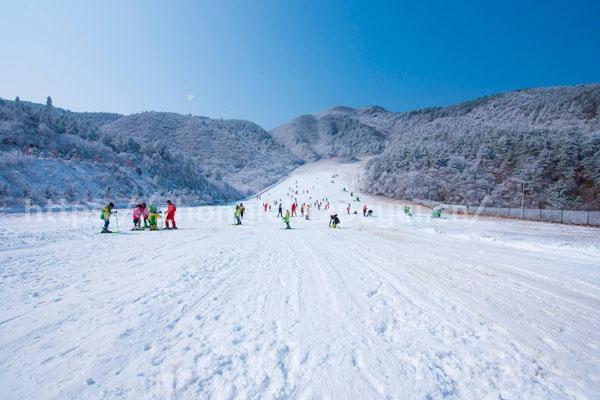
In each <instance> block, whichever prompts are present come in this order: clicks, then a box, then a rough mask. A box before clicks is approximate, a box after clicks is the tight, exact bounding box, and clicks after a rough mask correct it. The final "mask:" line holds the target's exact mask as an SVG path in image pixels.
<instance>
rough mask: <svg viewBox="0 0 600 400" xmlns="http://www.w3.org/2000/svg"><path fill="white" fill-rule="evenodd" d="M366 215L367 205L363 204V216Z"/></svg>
mask: <svg viewBox="0 0 600 400" xmlns="http://www.w3.org/2000/svg"><path fill="white" fill-rule="evenodd" d="M366 216H367V205H366V204H365V205H364V206H363V217H366Z"/></svg>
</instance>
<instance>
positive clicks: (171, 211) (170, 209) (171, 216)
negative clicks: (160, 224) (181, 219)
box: [165, 200, 177, 229]
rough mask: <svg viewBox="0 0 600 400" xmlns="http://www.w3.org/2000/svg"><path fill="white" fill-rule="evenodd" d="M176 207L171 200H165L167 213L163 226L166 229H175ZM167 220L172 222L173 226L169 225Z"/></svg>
mask: <svg viewBox="0 0 600 400" xmlns="http://www.w3.org/2000/svg"><path fill="white" fill-rule="evenodd" d="M176 210H177V207H175V204H173V203H172V202H171V200H167V213H166V214H165V226H166V228H167V229H177V224H175V211H176ZM169 222H171V223H172V224H173V227H172V228H171V227H169Z"/></svg>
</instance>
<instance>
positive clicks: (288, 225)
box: [283, 210, 292, 229]
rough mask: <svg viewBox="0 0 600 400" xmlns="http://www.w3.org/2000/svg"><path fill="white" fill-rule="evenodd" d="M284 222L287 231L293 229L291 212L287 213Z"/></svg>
mask: <svg viewBox="0 0 600 400" xmlns="http://www.w3.org/2000/svg"><path fill="white" fill-rule="evenodd" d="M283 222H284V223H285V229H292V227H291V226H290V210H287V211H286V212H285V215H284V216H283Z"/></svg>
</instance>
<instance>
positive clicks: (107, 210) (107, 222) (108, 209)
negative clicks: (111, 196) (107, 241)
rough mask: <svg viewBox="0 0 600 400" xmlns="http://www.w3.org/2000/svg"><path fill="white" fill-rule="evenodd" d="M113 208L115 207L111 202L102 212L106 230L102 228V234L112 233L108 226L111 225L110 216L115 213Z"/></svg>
mask: <svg viewBox="0 0 600 400" xmlns="http://www.w3.org/2000/svg"><path fill="white" fill-rule="evenodd" d="M113 208H115V205H114V204H113V203H112V202H110V203H108V204H107V205H106V207H104V208H103V209H102V211H101V212H100V219H101V220H103V221H104V228H102V232H101V233H112V231H109V230H108V225H110V215H111V214H112V213H113ZM115 212H116V211H115Z"/></svg>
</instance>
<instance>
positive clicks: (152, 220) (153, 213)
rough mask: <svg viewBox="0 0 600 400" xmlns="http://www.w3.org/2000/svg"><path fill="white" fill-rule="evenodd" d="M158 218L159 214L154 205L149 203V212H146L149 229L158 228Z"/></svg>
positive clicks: (155, 229) (154, 229)
mask: <svg viewBox="0 0 600 400" xmlns="http://www.w3.org/2000/svg"><path fill="white" fill-rule="evenodd" d="M159 219H160V215H159V213H158V211H157V210H156V206H154V205H152V204H151V205H150V213H149V214H148V223H149V224H150V230H151V231H157V230H158V220H159Z"/></svg>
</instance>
